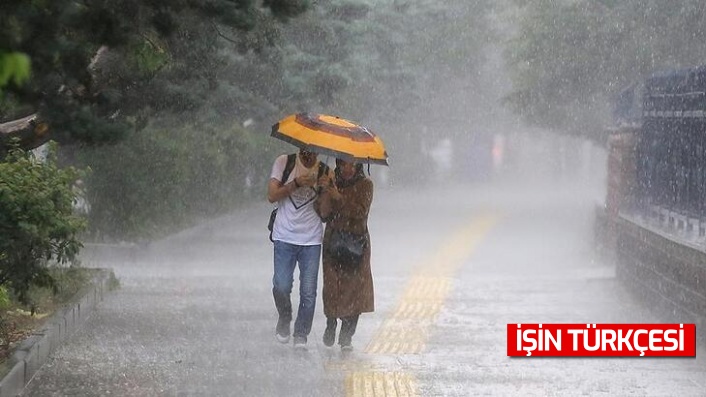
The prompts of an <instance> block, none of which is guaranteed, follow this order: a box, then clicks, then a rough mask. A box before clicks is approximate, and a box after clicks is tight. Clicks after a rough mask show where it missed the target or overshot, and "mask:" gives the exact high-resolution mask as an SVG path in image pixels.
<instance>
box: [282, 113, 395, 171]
mask: <svg viewBox="0 0 706 397" xmlns="http://www.w3.org/2000/svg"><path fill="white" fill-rule="evenodd" d="M271 135H272V136H273V137H275V138H279V139H281V140H283V141H285V142H289V143H291V144H293V145H294V146H297V147H299V148H302V149H305V150H309V151H312V152H316V153H320V154H326V155H330V156H333V157H336V158H340V159H343V160H347V161H359V162H367V163H369V164H370V163H372V164H383V165H388V163H387V151H386V150H385V145H384V144H383V143H382V140H381V139H380V137H378V136H377V135H375V134H374V133H372V132H371V131H370V130H368V129H367V128H365V127H362V126H359V125H357V124H355V123H353V122H350V121H348V120H344V119H342V118H340V117H336V116H327V115H323V114H314V113H297V114H293V115H290V116H287V117H285V118H284V119H282V120H280V122H279V123H277V124H275V125H273V126H272V134H271Z"/></svg>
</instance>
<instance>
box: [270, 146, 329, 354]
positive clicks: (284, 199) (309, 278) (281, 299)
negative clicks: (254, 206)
mask: <svg viewBox="0 0 706 397" xmlns="http://www.w3.org/2000/svg"><path fill="white" fill-rule="evenodd" d="M316 157H317V156H316V153H313V152H309V151H306V150H300V151H299V153H298V154H297V155H296V160H295V163H294V167H293V168H292V169H291V171H290V173H289V175H288V176H287V177H286V180H284V181H283V180H282V178H283V174H284V173H285V172H284V171H285V168H286V166H287V158H288V156H287V155H281V156H279V157H277V159H276V160H275V162H274V164H273V166H272V173H271V174H270V182H269V184H268V186H267V199H268V200H269V201H270V202H271V203H275V202H276V203H277V205H278V208H279V209H278V210H277V217H276V218H275V223H274V227H273V229H272V240H273V243H274V276H273V277H272V295H273V296H274V300H275V307H276V308H277V312H278V314H279V320H278V321H277V328H276V331H275V336H276V337H277V340H278V341H280V342H281V343H287V342H289V335H290V323H291V321H292V302H291V298H290V296H291V293H292V286H293V283H294V268H295V267H296V266H297V264H298V265H299V284H300V285H299V309H298V311H297V319H296V321H295V322H294V333H293V337H294V347H295V348H298V349H305V348H306V342H307V336H308V335H309V332H311V323H312V321H313V319H314V309H315V308H316V289H317V281H318V278H319V261H320V258H321V242H322V239H323V224H322V222H321V218H319V215H318V214H317V213H316V211H315V210H314V201H316V199H317V197H318V194H317V190H316V186H317V184H318V185H320V186H323V185H326V184H330V183H331V180H332V175H331V171H330V170H329V168H328V167H326V166H325V165H324V166H323V167H322V172H321V174H322V175H321V176H319V173H320V171H319V168H320V166H319V161H318V160H317V158H316Z"/></svg>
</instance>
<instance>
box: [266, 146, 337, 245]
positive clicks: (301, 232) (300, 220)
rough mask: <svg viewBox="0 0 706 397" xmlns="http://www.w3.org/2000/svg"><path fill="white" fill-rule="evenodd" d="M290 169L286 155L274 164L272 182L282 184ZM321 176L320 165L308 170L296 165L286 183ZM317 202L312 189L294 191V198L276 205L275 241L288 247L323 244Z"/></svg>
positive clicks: (317, 163) (300, 164)
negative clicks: (290, 245)
mask: <svg viewBox="0 0 706 397" xmlns="http://www.w3.org/2000/svg"><path fill="white" fill-rule="evenodd" d="M286 165H287V155H286V154H283V155H281V156H279V157H277V159H276V160H275V163H274V164H273V165H272V173H271V174H270V177H271V178H274V179H276V180H278V181H280V182H282V173H284V167H285V166H286ZM318 172H319V162H318V161H317V162H316V163H315V164H314V166H313V167H311V168H306V167H304V165H303V164H302V163H301V161H300V160H299V156H298V155H297V160H296V161H295V163H294V169H292V172H291V173H290V174H289V178H287V180H286V181H285V182H284V184H285V185H286V184H287V183H289V182H291V181H293V180H294V178H296V177H298V176H301V175H307V174H309V173H313V174H314V175H317V174H318ZM315 200H316V190H314V188H312V187H300V188H297V189H295V190H294V191H293V192H292V194H290V195H289V196H287V197H285V198H284V199H282V200H280V201H279V202H278V203H277V207H278V208H279V210H277V218H275V224H274V227H273V229H272V239H273V240H280V241H283V242H285V243H289V244H296V245H317V244H321V241H322V240H323V233H324V227H323V224H322V223H321V218H319V215H318V214H316V211H314V201H315Z"/></svg>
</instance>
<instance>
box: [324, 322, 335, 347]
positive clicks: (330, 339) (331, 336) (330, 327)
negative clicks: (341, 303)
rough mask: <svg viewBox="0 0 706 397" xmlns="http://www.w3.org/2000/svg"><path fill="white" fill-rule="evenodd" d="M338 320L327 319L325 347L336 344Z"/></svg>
mask: <svg viewBox="0 0 706 397" xmlns="http://www.w3.org/2000/svg"><path fill="white" fill-rule="evenodd" d="M337 326H338V319H337V318H336V317H326V330H325V331H324V345H326V346H329V347H331V346H333V344H334V342H336V327H337Z"/></svg>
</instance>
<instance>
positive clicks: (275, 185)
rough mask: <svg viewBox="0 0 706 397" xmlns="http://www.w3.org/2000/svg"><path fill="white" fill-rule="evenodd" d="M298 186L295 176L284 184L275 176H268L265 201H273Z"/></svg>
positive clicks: (281, 197)
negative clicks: (268, 181)
mask: <svg viewBox="0 0 706 397" xmlns="http://www.w3.org/2000/svg"><path fill="white" fill-rule="evenodd" d="M297 187H299V184H298V182H297V178H294V180H293V181H292V182H289V183H288V184H286V185H284V184H282V182H280V181H278V180H277V179H275V178H270V183H268V184H267V201H269V202H270V203H275V202H277V201H280V200H282V199H283V198H285V197H287V196H289V195H290V194H292V192H293V191H294V190H296V188H297Z"/></svg>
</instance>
